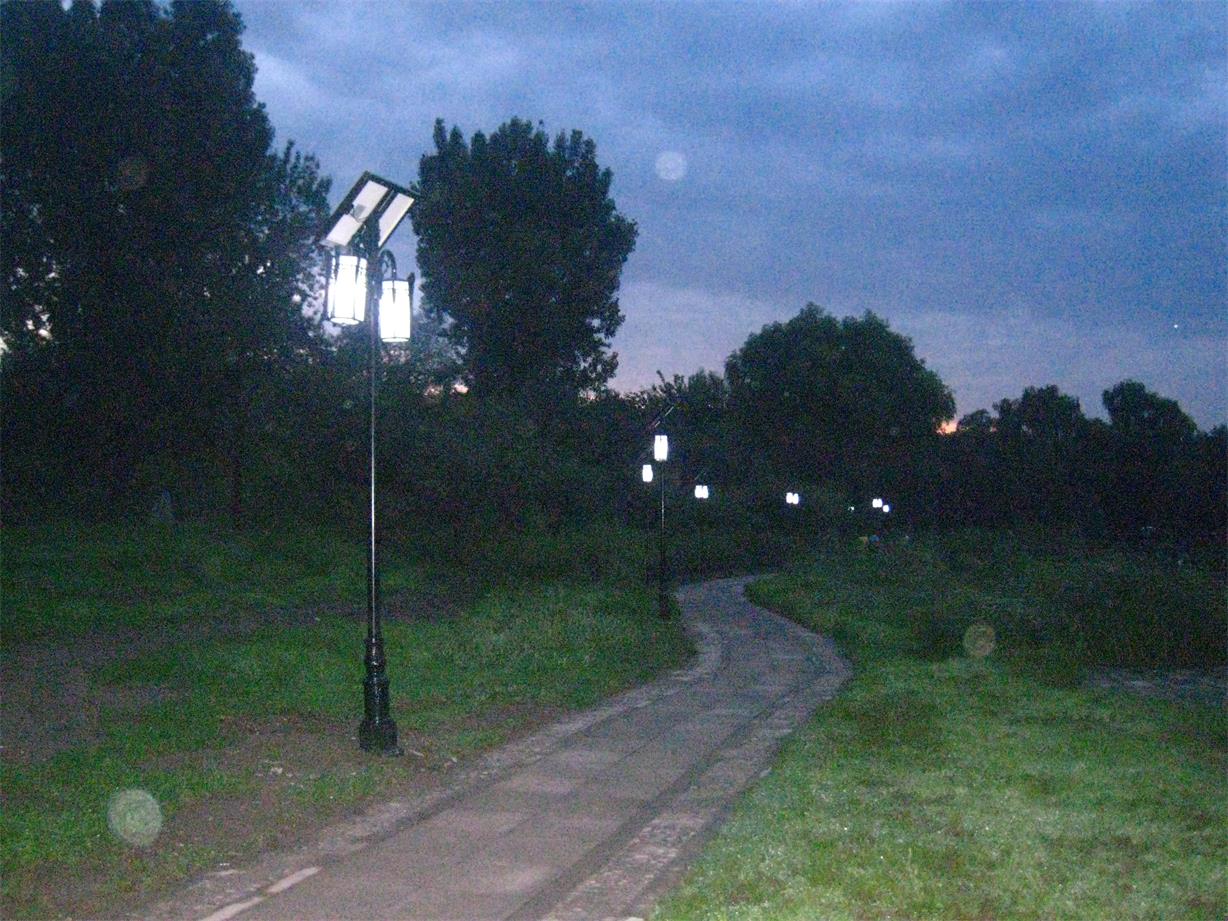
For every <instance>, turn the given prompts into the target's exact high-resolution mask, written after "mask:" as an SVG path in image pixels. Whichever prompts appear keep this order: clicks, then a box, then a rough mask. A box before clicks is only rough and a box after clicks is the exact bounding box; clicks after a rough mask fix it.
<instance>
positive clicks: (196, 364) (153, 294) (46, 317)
mask: <svg viewBox="0 0 1228 921" xmlns="http://www.w3.org/2000/svg"><path fill="white" fill-rule="evenodd" d="M0 29H2V30H3V34H4V40H5V69H4V81H5V82H4V118H3V121H2V123H0V151H2V160H0V205H2V210H0V220H2V225H0V230H2V232H3V236H4V240H5V246H4V247H3V257H2V259H3V262H2V265H0V267H2V270H3V279H4V284H3V290H2V291H0V296H2V298H3V300H2V302H0V308H2V319H0V330H2V333H3V336H4V341H5V344H6V348H7V349H8V353H7V354H6V356H5V358H4V365H5V372H6V373H5V375H4V376H5V379H6V397H16V400H14V401H7V400H6V402H8V404H9V407H10V413H9V414H8V415H9V417H11V418H9V419H6V429H7V431H6V434H7V435H10V436H13V435H16V434H18V433H17V432H16V431H15V430H14V426H16V427H17V428H20V427H21V424H22V423H23V422H24V423H26V424H27V426H33V427H36V428H38V427H41V428H43V429H47V428H50V429H52V430H57V429H58V430H59V435H58V436H57V435H55V433H54V431H53V432H51V433H47V432H44V433H43V435H42V436H41V437H48V438H52V439H53V441H55V442H56V444H57V450H55V451H52V452H51V453H52V455H53V456H56V457H59V458H60V459H61V460H63V461H64V462H65V463H71V464H80V465H83V466H82V467H81V468H80V469H79V470H78V473H81V472H83V471H85V470H89V471H93V472H94V473H96V474H98V475H99V476H98V482H108V483H112V484H122V483H124V482H125V481H126V480H127V479H128V478H129V477H131V476H132V475H134V474H135V472H136V471H137V470H138V468H139V467H140V466H141V465H142V464H143V463H145V462H147V461H148V459H149V458H151V457H154V456H159V455H166V454H171V455H174V454H183V453H185V452H186V451H188V449H189V443H193V444H196V445H200V444H202V443H204V444H209V443H212V442H214V441H222V442H233V441H234V440H235V439H236V438H241V435H242V432H243V431H244V430H245V429H246V428H247V427H248V425H247V423H246V421H245V420H244V419H243V416H244V415H245V413H246V409H245V407H246V404H247V403H248V402H249V400H248V397H249V396H250V394H251V391H252V388H253V386H254V384H253V381H252V373H253V369H255V368H258V367H261V366H264V365H267V364H268V363H269V362H270V361H274V360H275V359H277V358H279V357H280V358H285V357H287V356H289V355H292V354H295V353H297V352H300V351H301V350H302V349H304V348H306V347H307V346H308V344H309V342H310V336H311V332H312V325H311V323H310V322H309V321H308V320H307V319H306V318H305V317H304V315H303V311H302V304H303V303H304V302H305V300H306V299H307V298H309V297H311V296H312V295H313V292H314V288H315V284H314V281H315V267H316V256H315V252H314V248H313V246H312V238H313V236H314V233H315V231H316V228H317V227H318V225H319V223H320V222H321V220H322V219H323V216H325V215H326V214H327V200H326V194H327V188H328V183H327V181H325V180H323V179H322V178H321V177H320V176H319V173H318V166H317V164H316V161H315V160H314V159H313V158H312V157H309V156H304V155H303V154H301V153H299V152H297V151H295V150H294V149H293V146H292V145H287V146H285V147H283V148H282V149H281V150H280V151H275V150H273V148H272V142H273V130H272V127H271V126H270V124H269V121H268V118H267V117H266V115H265V112H264V108H263V106H262V105H260V104H259V103H258V102H257V101H256V99H255V97H254V95H253V92H252V84H253V80H254V75H255V67H254V64H253V61H252V56H251V55H250V54H249V53H247V52H245V51H244V50H243V48H242V46H241V43H240V36H241V34H242V30H243V25H242V21H241V19H240V17H239V15H238V14H237V13H236V12H235V10H234V9H233V7H232V6H231V5H230V3H229V2H226V0H198V2H188V0H176V2H174V3H172V4H171V5H170V6H169V7H161V6H158V5H156V4H155V3H153V2H119V0H109V2H105V3H103V4H102V6H101V7H100V8H96V7H94V6H93V5H92V4H91V3H89V2H84V0H76V2H74V3H73V5H72V6H71V7H70V8H68V9H64V8H63V7H61V5H60V4H59V3H58V2H54V0H38V2H30V3H6V4H4V5H3V6H0ZM18 378H20V380H18ZM14 402H15V403H16V406H14ZM14 410H15V411H14ZM35 417H37V418H35ZM10 422H11V423H13V425H12V426H10V425H9V423H10ZM27 434H28V433H27ZM20 441H21V439H20V437H18V442H20ZM85 479H87V480H88V479H89V478H88V477H86V478H85ZM102 498H103V499H104V500H105V497H102Z"/></svg>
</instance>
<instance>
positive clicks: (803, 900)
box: [654, 536, 1228, 921]
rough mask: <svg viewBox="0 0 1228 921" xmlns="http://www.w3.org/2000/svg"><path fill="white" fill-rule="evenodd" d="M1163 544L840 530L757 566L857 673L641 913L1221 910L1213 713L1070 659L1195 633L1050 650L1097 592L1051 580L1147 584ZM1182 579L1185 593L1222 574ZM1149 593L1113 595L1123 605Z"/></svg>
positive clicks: (759, 595) (1226, 907)
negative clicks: (790, 559)
mask: <svg viewBox="0 0 1228 921" xmlns="http://www.w3.org/2000/svg"><path fill="white" fill-rule="evenodd" d="M1155 565H1157V564H1155V563H1154V561H1151V560H1148V559H1146V558H1142V557H1132V556H1130V555H1128V554H1121V553H1096V552H1092V551H1084V552H1080V553H1077V554H1062V553H1044V554H1042V553H1037V552H1035V551H1031V550H1028V549H1027V548H1025V547H1023V546H1021V545H1019V544H1017V543H1015V542H1012V541H1009V540H1007V541H1000V540H999V539H997V538H987V537H985V536H980V537H974V538H967V537H963V538H957V539H955V540H949V541H939V540H934V541H928V542H922V543H921V545H919V546H918V545H913V546H907V547H906V546H895V547H892V548H889V549H888V550H885V551H883V552H880V553H872V552H866V551H863V550H850V549H837V550H834V551H833V552H831V553H828V554H824V555H822V556H820V557H818V558H816V559H815V560H813V561H812V562H810V563H809V564H807V565H806V566H802V567H797V568H795V569H793V570H791V571H790V572H788V573H786V574H784V575H782V576H779V577H775V578H772V579H768V580H765V581H763V582H760V583H757V584H756V585H755V586H753V588H752V592H753V596H754V597H755V598H756V600H757V601H759V602H760V603H762V604H765V605H766V606H769V607H772V608H774V609H776V610H779V611H781V612H783V613H785V614H787V615H788V616H790V617H793V618H795V619H797V620H798V621H800V622H802V623H804V624H807V625H809V626H812V627H814V628H816V629H818V630H820V631H822V632H825V633H828V634H829V635H833V636H835V637H836V638H837V640H838V642H839V643H840V645H841V646H842V647H843V649H844V651H845V652H846V654H848V655H850V656H851V657H852V658H853V660H854V664H855V676H854V678H853V679H852V681H851V682H850V683H849V685H847V686H846V688H845V690H843V691H842V692H841V694H840V695H839V696H838V697H837V699H836V700H835V701H834V702H833V703H832V704H831V705H829V706H828V707H826V708H824V709H823V710H822V711H820V712H819V713H818V714H817V715H816V717H815V718H814V720H812V722H811V723H810V724H809V725H808V726H807V727H805V728H804V729H803V730H801V731H800V732H799V733H798V734H797V735H796V736H795V737H794V739H793V740H791V742H790V744H788V745H787V746H786V748H785V750H784V751H783V752H782V754H781V757H780V759H779V761H778V763H777V764H776V766H775V767H774V769H773V772H772V774H771V775H769V777H768V778H766V779H765V780H764V781H763V782H761V783H760V784H759V785H758V786H757V787H756V788H755V789H754V790H753V791H752V792H751V793H750V794H749V795H748V796H747V797H746V798H745V799H744V801H743V802H742V803H741V804H740V806H739V808H738V809H737V811H736V813H735V815H734V817H733V819H732V820H731V822H730V823H729V824H728V825H727V826H726V828H725V829H723V830H722V832H721V833H720V834H719V835H718V837H717V838H716V839H715V840H714V842H713V843H712V844H711V845H710V847H709V848H708V850H707V852H706V853H705V855H704V856H703V858H702V859H701V861H700V862H699V864H698V865H697V867H696V868H695V870H694V871H693V872H692V873H691V874H690V876H689V877H688V879H687V880H686V882H685V883H684V885H683V886H682V887H680V889H679V890H677V891H676V892H675V893H674V894H673V895H672V896H671V897H670V898H669V899H668V900H667V901H666V902H665V903H664V904H663V905H662V906H661V907H660V909H659V910H658V911H657V913H656V914H655V915H654V919H655V921H677V919H690V918H705V919H709V918H712V919H768V918H771V919H790V918H797V919H803V918H805V919H810V918H824V919H832V921H840V919H859V921H860V919H888V918H938V919H952V918H976V919H998V918H1024V919H1031V918H1036V919H1042V918H1046V919H1047V918H1071V919H1098V918H1103V919H1114V921H1117V919H1130V918H1140V919H1141V918H1172V919H1183V921H1184V919H1198V918H1208V919H1212V918H1214V919H1219V918H1223V917H1225V916H1228V873H1226V868H1228V841H1226V839H1225V834H1224V829H1225V828H1226V827H1228V785H1226V783H1225V769H1226V768H1228V719H1226V717H1225V714H1224V712H1223V711H1222V709H1220V708H1214V707H1206V706H1196V705H1178V704H1170V703H1165V702H1161V701H1156V700H1150V699H1145V698H1136V697H1132V696H1127V695H1121V694H1114V693H1110V692H1093V691H1089V690H1083V689H1081V688H1080V687H1078V686H1077V682H1076V680H1075V679H1077V677H1078V675H1079V673H1080V670H1081V669H1082V668H1084V667H1087V666H1088V665H1091V664H1093V663H1095V662H1097V661H1099V660H1100V658H1101V657H1102V656H1104V655H1106V654H1108V655H1110V656H1111V657H1113V658H1117V659H1122V658H1125V659H1132V658H1141V659H1144V660H1147V661H1158V660H1159V657H1160V656H1161V654H1162V653H1164V652H1165V651H1167V652H1168V654H1169V655H1170V656H1173V657H1174V658H1176V659H1178V660H1181V659H1184V658H1186V657H1189V656H1190V652H1189V649H1190V647H1189V646H1188V645H1187V646H1185V647H1175V646H1173V645H1172V644H1167V643H1166V641H1165V640H1164V639H1163V637H1162V635H1161V637H1160V638H1159V639H1158V640H1157V641H1151V642H1144V641H1143V640H1144V639H1145V638H1146V631H1143V630H1139V631H1137V632H1135V631H1132V630H1131V629H1130V628H1129V626H1128V625H1123V628H1124V629H1123V631H1122V632H1123V633H1124V634H1126V635H1127V636H1134V637H1135V638H1134V639H1132V640H1131V641H1130V642H1129V643H1128V644H1124V646H1123V644H1121V643H1118V642H1115V641H1112V640H1109V639H1106V638H1100V637H1095V638H1090V639H1088V638H1083V639H1082V640H1081V641H1079V642H1077V643H1076V644H1075V645H1074V647H1073V648H1070V649H1066V650H1065V652H1062V653H1061V654H1059V648H1060V647H1062V646H1063V645H1064V644H1065V643H1067V642H1069V641H1070V639H1071V637H1072V634H1077V631H1076V630H1072V629H1071V628H1070V626H1069V623H1068V620H1069V619H1070V618H1077V617H1079V616H1083V617H1086V616H1087V611H1086V609H1082V610H1081V609H1079V608H1078V607H1077V606H1068V607H1061V606H1060V604H1055V603H1054V600H1055V599H1061V598H1062V597H1071V596H1072V595H1075V596H1077V595H1079V594H1080V593H1081V590H1082V587H1083V586H1085V585H1087V584H1089V583H1094V581H1095V580H1096V579H1105V578H1108V579H1109V581H1110V582H1113V581H1114V580H1113V578H1112V577H1114V576H1117V577H1119V581H1116V582H1115V583H1114V584H1116V585H1118V586H1121V585H1130V584H1139V583H1138V578H1139V574H1140V573H1153V572H1154V567H1155ZM1180 578H1182V579H1188V583H1187V584H1183V585H1180V586H1178V587H1177V588H1176V589H1175V590H1174V593H1175V594H1176V595H1177V596H1178V598H1179V599H1183V602H1182V603H1185V604H1190V603H1191V599H1194V600H1195V602H1197V599H1199V598H1204V597H1209V598H1215V597H1216V596H1215V593H1214V592H1211V594H1210V595H1209V596H1208V595H1207V594H1206V590H1207V584H1206V583H1205V582H1203V581H1201V579H1202V577H1200V576H1198V575H1197V574H1195V575H1190V574H1188V573H1187V574H1183V575H1181V576H1180ZM1212 584H1213V580H1212ZM1158 595H1159V593H1157V592H1151V591H1148V592H1146V593H1144V594H1143V595H1142V597H1141V598H1140V597H1138V596H1135V595H1132V594H1131V593H1130V592H1127V591H1124V590H1123V591H1117V592H1111V593H1109V594H1107V595H1106V598H1107V599H1108V600H1106V601H1105V602H1104V604H1105V605H1106V607H1107V606H1108V605H1112V608H1113V609H1116V610H1117V611H1119V612H1122V611H1125V612H1127V613H1128V612H1130V611H1132V610H1136V609H1139V608H1141V607H1142V606H1144V605H1145V604H1148V603H1154V602H1155V600H1156V598H1157V597H1158ZM1219 603H1222V595H1220V596H1219ZM1203 613H1204V615H1210V616H1216V614H1217V612H1216V611H1215V609H1214V607H1212V608H1211V609H1210V610H1204V612H1203ZM1039 615H1044V616H1045V618H1044V619H1042V620H1041V621H1039V622H1038V619H1037V618H1038V616H1039ZM1139 616H1140V617H1144V618H1147V619H1149V620H1150V619H1153V618H1154V617H1155V614H1154V612H1152V611H1146V612H1144V613H1141V614H1140V615H1139ZM935 621H936V622H937V625H935ZM976 622H988V623H990V624H992V625H994V626H995V627H996V628H997V648H996V649H995V650H994V652H993V653H992V654H991V655H989V656H988V657H987V658H983V659H982V658H975V657H972V656H969V655H967V654H965V653H963V652H962V650H957V649H955V648H951V647H952V644H953V643H955V644H957V645H958V644H960V643H961V642H962V634H963V631H962V630H961V629H960V628H961V627H963V626H964V625H965V624H971V623H976ZM1077 622H1079V621H1078V620H1076V623H1077ZM957 638H958V639H957ZM1076 638H1077V637H1076ZM1123 648H1124V649H1125V650H1128V654H1123ZM1174 650H1175V651H1174ZM1214 655H1215V654H1214V652H1206V651H1203V650H1197V657H1199V658H1202V659H1204V660H1205V659H1206V658H1214ZM1170 661H1171V660H1170ZM1054 663H1059V664H1057V665H1055V664H1054Z"/></svg>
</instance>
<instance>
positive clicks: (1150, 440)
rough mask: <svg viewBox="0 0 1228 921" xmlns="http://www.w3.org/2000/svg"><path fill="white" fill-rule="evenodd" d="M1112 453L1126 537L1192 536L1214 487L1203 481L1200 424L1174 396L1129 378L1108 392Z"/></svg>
mask: <svg viewBox="0 0 1228 921" xmlns="http://www.w3.org/2000/svg"><path fill="white" fill-rule="evenodd" d="M1104 408H1105V410H1106V411H1107V412H1108V414H1109V427H1110V430H1111V435H1112V444H1111V448H1112V455H1111V457H1110V458H1109V459H1108V463H1107V464H1106V466H1108V468H1109V469H1110V471H1111V474H1110V480H1111V483H1112V492H1111V494H1110V495H1109V497H1108V498H1109V505H1110V515H1111V518H1112V522H1113V525H1114V527H1115V528H1116V530H1117V532H1118V534H1119V535H1120V536H1122V537H1127V538H1134V539H1137V538H1139V537H1142V536H1147V535H1157V536H1158V535H1163V536H1165V537H1169V538H1174V537H1176V538H1178V539H1181V540H1186V541H1188V540H1193V539H1195V538H1196V536H1197V535H1195V534H1193V533H1191V531H1196V530H1199V528H1198V527H1197V526H1195V525H1194V522H1195V521H1196V520H1198V519H1200V518H1201V517H1203V516H1202V515H1201V513H1200V511H1199V509H1200V506H1202V504H1203V503H1204V502H1205V501H1206V500H1207V498H1208V497H1209V494H1210V493H1211V492H1212V485H1211V484H1210V483H1206V482H1200V481H1201V480H1202V479H1203V476H1202V475H1201V474H1202V471H1203V470H1204V469H1205V468H1204V467H1203V465H1201V464H1200V463H1199V452H1198V447H1199V446H1198V426H1196V425H1195V424H1194V421H1193V420H1192V419H1191V418H1190V417H1189V416H1187V415H1186V414H1185V413H1184V412H1182V411H1181V407H1180V406H1178V405H1177V402H1176V401H1175V400H1170V399H1166V398H1164V397H1162V396H1160V395H1159V394H1156V393H1152V392H1151V391H1150V390H1148V389H1147V388H1146V387H1145V386H1143V385H1142V384H1141V383H1139V382H1138V381H1134V380H1125V381H1122V382H1121V383H1119V384H1117V385H1116V386H1114V387H1112V388H1110V389H1108V390H1106V391H1105V392H1104Z"/></svg>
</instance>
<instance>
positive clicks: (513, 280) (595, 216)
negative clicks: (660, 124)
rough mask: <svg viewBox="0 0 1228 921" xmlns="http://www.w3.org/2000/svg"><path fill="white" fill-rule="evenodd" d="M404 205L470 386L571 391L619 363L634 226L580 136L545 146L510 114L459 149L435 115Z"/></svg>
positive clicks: (438, 312) (427, 283) (431, 297)
mask: <svg viewBox="0 0 1228 921" xmlns="http://www.w3.org/2000/svg"><path fill="white" fill-rule="evenodd" d="M434 140H435V153H433V154H428V155H425V156H423V157H422V160H421V164H420V166H419V175H418V182H417V184H416V185H415V186H414V193H415V195H416V197H417V201H416V203H415V206H414V208H413V209H412V211H411V212H410V214H411V217H412V220H413V227H414V232H415V233H416V234H417V235H418V266H419V269H420V271H421V273H422V284H423V295H424V306H425V308H426V310H427V311H428V312H429V313H431V314H433V315H434V316H436V317H439V318H441V319H446V321H447V324H448V325H447V334H448V335H449V336H450V338H451V339H452V341H453V342H454V343H455V344H456V345H457V347H458V348H459V349H460V350H461V351H462V353H463V361H464V368H465V376H466V378H467V381H468V383H469V384H470V386H471V387H473V388H474V389H475V390H476V391H477V392H478V393H483V392H495V393H500V394H505V395H519V394H525V393H529V394H533V393H534V392H536V393H539V394H540V393H541V392H542V391H546V392H547V393H551V394H570V395H575V394H578V393H582V392H586V391H589V392H591V391H596V390H598V389H600V388H602V387H603V386H604V385H605V384H606V382H607V381H608V380H609V379H610V377H611V376H612V375H613V374H614V371H615V369H616V368H617V363H618V362H617V356H616V355H614V354H612V353H610V352H609V351H608V346H609V343H610V340H611V339H612V337H613V336H614V333H615V332H616V331H617V330H618V327H619V325H620V324H621V323H622V319H623V317H622V314H621V313H620V311H619V309H618V300H617V297H616V293H617V291H618V283H619V276H620V273H621V271H622V266H623V264H624V263H625V262H626V260H627V256H628V255H629V254H630V253H631V250H632V248H633V247H634V245H635V236H636V226H635V224H634V222H632V221H629V220H627V219H626V218H625V217H623V216H622V215H621V214H620V213H619V212H618V211H617V209H616V208H615V205H614V201H613V200H612V199H611V198H610V195H609V191H610V183H611V180H612V178H613V177H612V174H611V172H610V170H609V169H601V168H600V167H599V166H598V164H597V157H596V145H595V144H594V143H593V141H592V140H590V139H588V138H585V137H584V135H583V134H581V132H579V131H573V132H571V134H570V135H566V134H562V133H560V134H559V135H558V136H557V137H556V138H555V140H554V143H553V144H550V142H549V140H548V138H547V136H546V134H545V132H544V131H542V130H540V129H536V130H535V129H534V128H533V126H532V125H530V124H529V122H527V121H521V120H520V119H515V118H514V119H512V120H511V121H509V122H507V123H505V124H504V125H502V126H500V127H499V128H498V130H496V131H495V132H494V134H492V135H491V136H490V137H489V138H487V137H486V136H485V135H484V134H482V133H481V132H478V133H476V134H474V135H473V138H472V140H471V142H469V143H466V141H465V139H464V137H463V136H462V134H461V132H460V129H459V128H455V127H454V128H453V129H452V130H451V132H445V130H444V123H443V121H442V120H439V121H436V123H435V135H434Z"/></svg>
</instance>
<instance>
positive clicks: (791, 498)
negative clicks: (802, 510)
mask: <svg viewBox="0 0 1228 921" xmlns="http://www.w3.org/2000/svg"><path fill="white" fill-rule="evenodd" d="M801 504H802V497H801V495H800V494H798V493H795V492H787V493H785V505H801Z"/></svg>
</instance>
